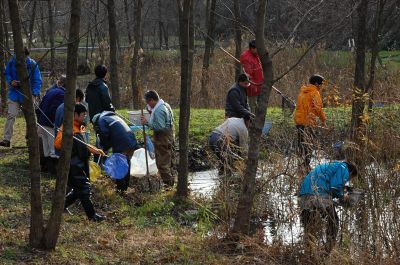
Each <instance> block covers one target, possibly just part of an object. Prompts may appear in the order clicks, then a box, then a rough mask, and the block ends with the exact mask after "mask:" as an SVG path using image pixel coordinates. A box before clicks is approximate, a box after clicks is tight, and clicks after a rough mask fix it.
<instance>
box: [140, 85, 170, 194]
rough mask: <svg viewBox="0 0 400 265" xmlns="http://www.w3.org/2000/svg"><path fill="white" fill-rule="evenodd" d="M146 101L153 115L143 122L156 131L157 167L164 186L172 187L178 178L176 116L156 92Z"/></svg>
mask: <svg viewBox="0 0 400 265" xmlns="http://www.w3.org/2000/svg"><path fill="white" fill-rule="evenodd" d="M144 99H145V101H146V104H147V108H148V111H149V112H150V114H151V115H150V119H149V120H146V118H145V117H144V115H142V116H141V122H142V124H143V125H147V126H149V127H150V128H151V129H153V131H154V137H153V144H154V149H155V155H156V165H157V168H158V171H159V172H160V175H161V178H162V181H163V182H164V184H165V185H166V186H167V187H172V186H173V185H174V183H175V176H176V173H175V169H174V114H173V112H172V109H171V106H170V105H169V104H168V103H166V102H164V100H162V99H161V98H160V96H159V95H158V94H157V92H156V91H155V90H150V91H147V92H146V93H145V94H144Z"/></svg>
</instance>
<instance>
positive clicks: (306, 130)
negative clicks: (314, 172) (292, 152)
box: [296, 125, 315, 169]
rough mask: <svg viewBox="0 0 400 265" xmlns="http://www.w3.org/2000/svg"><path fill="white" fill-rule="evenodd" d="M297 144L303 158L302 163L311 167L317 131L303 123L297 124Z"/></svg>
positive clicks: (306, 166)
mask: <svg viewBox="0 0 400 265" xmlns="http://www.w3.org/2000/svg"><path fill="white" fill-rule="evenodd" d="M296 128H297V146H298V152H299V155H300V157H301V158H302V159H303V162H302V165H303V166H304V167H305V168H307V169H310V162H311V157H312V151H313V148H312V147H313V145H314V139H315V132H314V130H313V128H311V127H308V126H303V125H296Z"/></svg>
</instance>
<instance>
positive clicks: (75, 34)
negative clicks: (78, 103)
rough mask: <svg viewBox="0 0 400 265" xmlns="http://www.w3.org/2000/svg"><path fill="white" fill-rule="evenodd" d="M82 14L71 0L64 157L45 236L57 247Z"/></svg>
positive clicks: (76, 0) (49, 245)
mask: <svg viewBox="0 0 400 265" xmlns="http://www.w3.org/2000/svg"><path fill="white" fill-rule="evenodd" d="M80 16H81V0H72V1H71V20H70V26H69V38H68V56H67V84H66V93H65V97H64V106H65V112H64V121H63V126H64V127H63V128H64V130H63V137H62V139H63V145H62V150H61V159H60V162H59V165H58V168H57V172H59V174H57V181H56V188H55V192H54V196H53V204H52V208H51V213H50V219H49V222H48V225H47V227H46V231H45V236H44V247H45V248H46V249H54V248H55V247H56V244H57V240H58V236H59V234H60V228H61V222H62V214H63V212H64V203H65V190H66V187H67V181H68V173H69V165H70V160H71V151H72V142H73V140H72V122H73V111H74V103H75V87H76V76H77V64H78V47H79V28H80Z"/></svg>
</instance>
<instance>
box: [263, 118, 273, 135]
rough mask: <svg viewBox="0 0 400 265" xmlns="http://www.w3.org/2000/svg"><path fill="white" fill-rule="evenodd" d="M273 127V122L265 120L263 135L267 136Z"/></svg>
mask: <svg viewBox="0 0 400 265" xmlns="http://www.w3.org/2000/svg"><path fill="white" fill-rule="evenodd" d="M271 128H272V122H269V121H265V123H264V127H263V129H262V136H264V137H267V136H268V133H269V131H270V130H271Z"/></svg>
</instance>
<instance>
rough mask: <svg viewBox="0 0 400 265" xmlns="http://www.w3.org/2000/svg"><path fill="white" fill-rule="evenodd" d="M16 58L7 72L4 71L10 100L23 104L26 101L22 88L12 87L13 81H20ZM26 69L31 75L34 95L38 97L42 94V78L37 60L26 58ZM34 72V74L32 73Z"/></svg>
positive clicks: (12, 60)
mask: <svg viewBox="0 0 400 265" xmlns="http://www.w3.org/2000/svg"><path fill="white" fill-rule="evenodd" d="M16 63H17V62H16V59H15V56H13V57H12V58H11V60H10V61H9V62H8V63H7V66H6V70H5V71H4V74H5V77H6V81H7V84H8V87H9V90H8V98H9V99H10V100H12V101H15V102H18V103H20V104H22V102H23V101H24V95H23V94H22V89H21V88H20V87H18V88H15V87H13V86H11V81H13V80H17V81H20V80H19V78H18V75H17V68H16ZM26 69H27V70H28V75H29V84H30V85H31V90H32V94H33V95H34V96H35V97H37V96H39V94H40V88H41V87H42V76H41V74H40V70H39V66H38V64H37V63H36V62H35V60H33V59H31V58H29V57H26ZM32 71H33V72H32Z"/></svg>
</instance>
